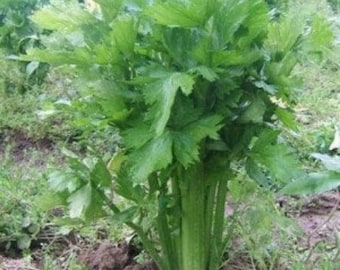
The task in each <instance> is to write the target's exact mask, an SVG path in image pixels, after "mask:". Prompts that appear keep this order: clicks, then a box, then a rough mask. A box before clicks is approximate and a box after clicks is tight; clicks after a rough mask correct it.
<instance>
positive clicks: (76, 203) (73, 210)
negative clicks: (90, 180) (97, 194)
mask: <svg viewBox="0 0 340 270" xmlns="http://www.w3.org/2000/svg"><path fill="white" fill-rule="evenodd" d="M91 200H92V187H91V185H90V184H87V185H85V186H83V187H81V188H80V189H78V190H77V191H76V192H74V193H72V194H71V195H70V197H69V198H68V199H67V202H68V203H69V206H68V207H69V214H70V218H80V217H81V216H82V215H83V214H84V211H85V210H86V208H87V207H88V206H89V205H90V203H91Z"/></svg>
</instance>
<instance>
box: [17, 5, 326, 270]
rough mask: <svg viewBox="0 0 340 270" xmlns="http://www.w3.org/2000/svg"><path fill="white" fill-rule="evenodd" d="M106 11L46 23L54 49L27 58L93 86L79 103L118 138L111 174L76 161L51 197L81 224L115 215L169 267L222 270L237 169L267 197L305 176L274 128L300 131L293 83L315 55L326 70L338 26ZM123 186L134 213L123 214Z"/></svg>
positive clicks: (199, 9)
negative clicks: (268, 191)
mask: <svg viewBox="0 0 340 270" xmlns="http://www.w3.org/2000/svg"><path fill="white" fill-rule="evenodd" d="M97 2H98V4H99V5H100V9H101V12H100V11H99V12H97V11H95V12H94V13H90V12H88V11H86V10H84V9H83V8H82V7H81V6H79V5H78V3H76V2H75V1H69V2H63V1H58V2H57V1H56V2H52V4H51V5H50V6H47V7H44V8H43V9H41V10H40V11H38V12H36V13H35V14H34V15H33V17H32V19H33V21H34V22H36V23H37V24H39V25H40V26H41V27H42V28H45V29H48V30H52V31H54V32H53V33H52V34H51V35H48V36H45V37H43V38H42V43H43V44H44V45H45V46H46V48H47V49H46V50H41V49H30V50H28V51H27V53H28V55H27V56H22V57H21V59H24V60H38V61H41V62H48V63H51V64H56V65H63V64H71V65H72V66H73V67H74V72H75V73H76V74H77V76H78V77H79V79H80V82H82V84H81V88H80V89H79V90H80V95H81V97H80V98H79V99H77V100H70V102H69V104H70V105H71V106H72V105H76V106H78V107H82V106H84V107H83V108H86V109H85V110H82V111H83V112H84V111H86V110H88V111H89V112H91V117H89V116H85V117H80V119H81V118H83V119H84V120H85V121H88V120H89V119H90V120H91V121H90V122H89V123H91V124H95V125H99V126H105V125H110V126H114V127H115V128H117V129H118V130H119V131H120V136H121V139H120V147H119V149H118V151H117V152H116V154H115V156H114V157H113V158H112V159H111V161H110V163H109V165H108V169H109V170H108V169H107V168H106V164H105V163H104V162H103V160H102V159H101V158H100V157H93V158H90V159H84V160H80V159H79V158H78V157H77V156H75V155H73V154H72V153H68V156H69V159H70V164H71V167H72V168H71V170H69V171H67V172H66V173H61V172H59V173H58V172H57V173H54V174H52V175H51V176H50V179H49V182H50V185H51V186H52V188H53V189H54V190H55V191H57V192H58V193H59V195H60V198H61V199H62V200H63V201H64V203H65V204H67V205H68V207H69V210H70V217H71V218H81V219H83V220H88V219H90V220H91V219H93V218H96V217H100V216H102V215H107V214H111V213H110V212H111V211H112V212H114V213H115V215H114V218H116V219H117V220H120V221H121V222H124V223H126V224H127V225H128V226H130V227H131V228H132V229H134V230H135V231H136V233H137V234H138V235H139V237H140V238H141V240H142V242H143V244H144V247H145V249H146V250H147V251H148V252H149V253H150V254H151V256H152V257H153V259H154V260H155V262H156V263H157V264H158V265H159V267H160V268H161V269H181V270H186V269H190V270H193V269H194V270H203V269H218V268H219V267H220V264H221V261H222V257H223V254H224V252H225V246H226V242H225V238H224V229H223V228H224V224H225V223H224V207H225V200H226V193H227V191H228V188H230V186H229V185H230V183H231V182H230V181H229V180H230V179H233V178H234V176H235V174H237V170H235V167H238V166H245V168H246V171H247V173H248V174H249V176H250V177H251V178H252V179H254V180H255V181H256V182H257V183H258V184H260V185H262V186H265V187H268V188H273V187H274V188H279V187H281V186H283V185H285V184H286V183H287V182H288V181H290V180H291V179H294V178H299V177H301V175H303V173H302V172H301V171H300V170H299V169H298V166H297V164H296V162H295V161H294V159H292V157H291V151H290V150H289V149H288V148H287V147H285V146H284V144H282V143H280V144H277V142H278V140H279V139H280V138H279V134H280V132H279V130H278V128H277V125H276V123H277V121H281V122H282V123H283V124H284V125H286V126H287V127H289V128H294V126H295V124H294V121H293V117H292V115H291V114H290V111H289V106H290V105H291V104H292V103H293V102H294V97H295V95H294V86H295V80H294V78H293V77H292V71H293V68H294V67H295V65H296V64H297V63H298V62H299V61H300V60H301V61H305V60H306V57H307V56H311V57H312V58H311V59H313V60H315V61H318V60H321V59H322V55H323V52H324V49H325V46H328V44H329V43H330V41H331V38H332V34H331V32H330V31H329V30H327V29H328V24H327V23H326V22H325V21H324V20H323V19H322V18H321V17H319V16H314V17H308V16H306V17H304V16H298V17H297V16H294V15H295V14H292V16H283V17H282V18H280V19H279V20H278V19H277V18H272V17H270V16H269V15H268V14H269V10H268V6H267V4H266V3H265V2H264V1H241V2H240V1H204V0H195V1H194V0H193V1H175V2H174V1H172V2H162V1H160V2H155V3H152V4H151V3H149V1H136V2H134V1H128V2H125V1H109V0H100V1H99V0H98V1H97ZM109 7H110V8H109ZM61 11H62V12H61ZM109 11H110V12H109ZM255 11H256V12H255ZM226 14H227V15H228V16H226ZM297 18H298V20H297ZM307 22H308V23H307ZM306 29H307V30H306ZM146 157H147V158H146ZM112 180H114V183H113V184H112ZM112 188H113V190H114V191H115V193H116V194H119V195H120V196H122V197H124V198H125V199H128V200H129V201H130V202H131V205H130V207H129V208H127V209H124V210H121V209H119V208H118V207H117V205H116V204H115V201H114V199H112V192H110V191H112Z"/></svg>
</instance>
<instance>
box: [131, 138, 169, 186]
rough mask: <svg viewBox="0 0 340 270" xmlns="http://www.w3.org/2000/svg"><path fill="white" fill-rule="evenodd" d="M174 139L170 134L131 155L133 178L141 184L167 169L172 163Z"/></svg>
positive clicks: (152, 141)
mask: <svg viewBox="0 0 340 270" xmlns="http://www.w3.org/2000/svg"><path fill="white" fill-rule="evenodd" d="M172 144H173V141H172V137H171V135H170V133H169V132H164V133H163V134H162V135H160V136H158V137H156V138H154V139H153V140H151V141H149V142H148V143H146V144H145V145H144V146H143V147H141V148H140V149H138V150H136V151H134V152H132V153H131V154H130V155H129V162H130V164H131V165H130V166H131V176H132V179H133V180H134V182H135V183H141V182H143V181H145V180H146V179H147V177H148V176H149V175H150V174H151V173H152V172H155V171H157V170H161V169H164V168H166V167H167V166H168V165H169V164H170V163H171V161H172Z"/></svg>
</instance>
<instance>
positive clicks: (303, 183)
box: [279, 172, 340, 195]
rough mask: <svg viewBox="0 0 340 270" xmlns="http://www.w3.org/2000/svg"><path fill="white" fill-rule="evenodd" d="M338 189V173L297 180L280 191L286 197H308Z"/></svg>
mask: <svg viewBox="0 0 340 270" xmlns="http://www.w3.org/2000/svg"><path fill="white" fill-rule="evenodd" d="M338 187H340V173H338V172H319V173H311V174H309V175H308V176H307V177H304V178H301V179H297V180H296V181H294V182H291V183H289V184H287V185H286V186H285V187H284V188H283V189H281V190H280V192H279V193H280V194H286V195H310V194H317V193H322V192H326V191H330V190H333V189H335V188H338Z"/></svg>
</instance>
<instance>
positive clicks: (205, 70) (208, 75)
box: [190, 66, 218, 82]
mask: <svg viewBox="0 0 340 270" xmlns="http://www.w3.org/2000/svg"><path fill="white" fill-rule="evenodd" d="M190 72H192V73H197V74H198V75H201V76H202V77H203V78H204V79H206V80H208V81H209V82H214V81H216V80H217V79H218V75H217V74H216V72H215V71H214V70H213V69H211V68H209V67H206V66H198V67H194V68H192V69H190Z"/></svg>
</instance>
